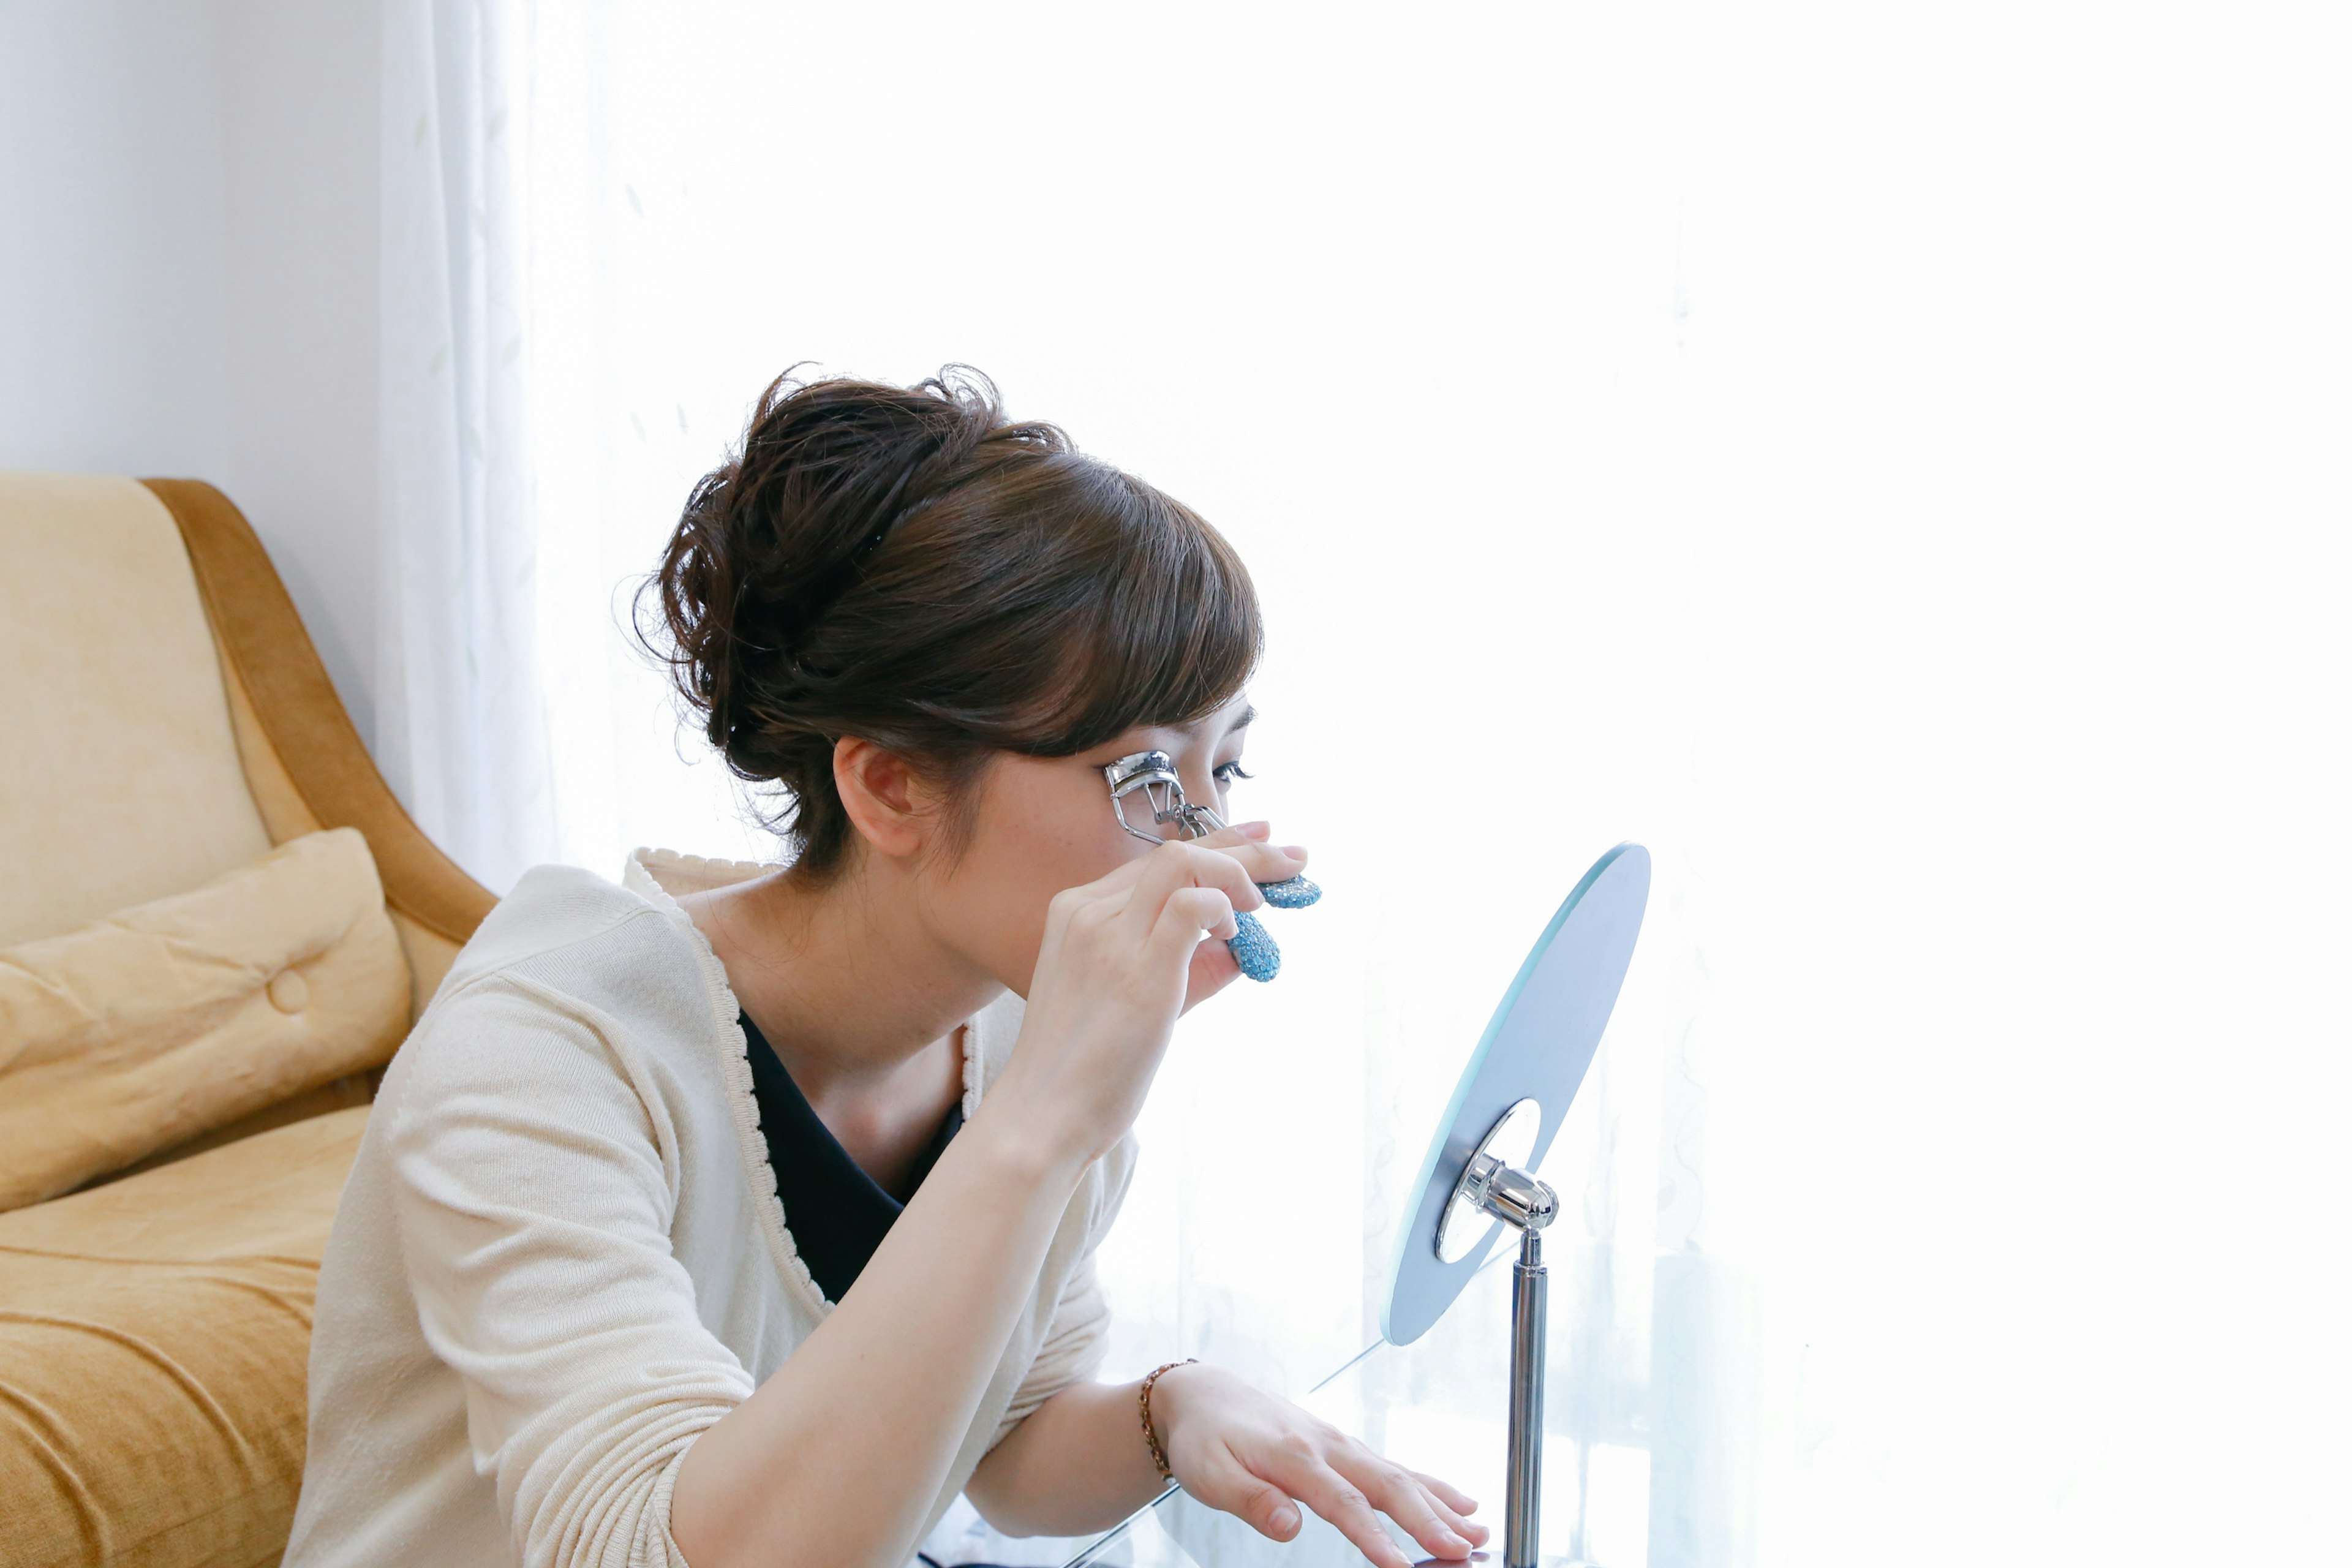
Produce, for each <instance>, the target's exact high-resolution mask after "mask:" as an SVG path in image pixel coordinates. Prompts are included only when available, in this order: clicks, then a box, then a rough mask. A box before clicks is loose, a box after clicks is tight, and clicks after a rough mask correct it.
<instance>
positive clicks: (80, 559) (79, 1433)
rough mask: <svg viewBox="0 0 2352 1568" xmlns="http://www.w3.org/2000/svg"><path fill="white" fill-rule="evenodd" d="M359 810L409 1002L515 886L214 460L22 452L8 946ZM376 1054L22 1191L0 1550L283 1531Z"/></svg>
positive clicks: (15, 527)
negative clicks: (449, 842)
mask: <svg viewBox="0 0 2352 1568" xmlns="http://www.w3.org/2000/svg"><path fill="white" fill-rule="evenodd" d="M336 827H351V828H355V829H357V830H358V831H359V833H360V834H361V835H362V836H364V838H365V840H366V847H367V849H368V851H370V852H371V853H372V854H373V858H374V863H375V868H376V872H377V874H378V876H379V877H380V879H381V883H382V888H383V905H384V910H385V911H386V912H387V913H388V914H389V916H390V919H391V921H392V924H393V927H394V929H395V930H396V931H397V933H398V939H399V947H400V950H401V953H402V955H403V956H404V958H405V961H406V968H407V975H408V984H409V1007H408V1018H407V1022H409V1023H413V1022H414V1021H415V1016H416V1014H417V1013H418V1012H420V1011H421V1010H422V1008H423V1006H424V1005H425V1001H426V999H427V998H429V997H430V996H431V995H432V994H433V991H434V989H435V987H436V985H437V984H439V983H440V980H441V978H442V976H443V975H444V974H445V973H446V972H447V970H448V968H449V964H450V963H451V961H452V959H453V958H454V957H455V956H456V953H457V949H458V948H459V946H461V945H462V944H463V943H464V942H465V941H466V939H467V937H468V936H469V935H470V934H471V933H472V931H473V930H474V928H475V926H476V925H477V924H478V923H479V922H480V921H481V919H482V917H483V916H484V915H485V914H486V913H487V912H488V910H489V908H490V905H491V903H492V901H493V900H492V898H491V895H490V894H489V893H488V891H487V890H486V889H483V888H481V887H480V886H479V885H478V884H477V883H475V882H474V881H473V880H472V879H469V878H468V877H467V876H466V875H465V873H463V872H462V871H460V870H459V869H458V868H457V866H456V865H455V864H454V863H452V862H451V861H450V860H449V859H448V858H447V857H446V856H445V855H443V854H442V853H441V852H440V851H439V850H438V849H436V847H434V846H433V844H432V843H431V842H430V841H429V840H427V839H426V838H425V837H424V835H423V834H422V833H420V832H419V831H418V830H417V828H416V826H415V824H413V823H412V822H410V820H409V819H408V816H407V815H406V814H405V813H404V811H403V810H402V809H401V807H400V805H399V804H398V803H397V802H396V801H395V800H394V798H393V795H392V793H391V791H390V790H389V789H388V788H386V786H385V784H384V783H383V778H382V777H381V776H380V775H379V774H378V773H377V772H376V770H375V767H374V765H373V763H372V762H371V761H370V759H369V757H368V754H367V752H366V750H365V748H364V747H363V746H362V743H361V742H360V738H359V735H358V732H357V731H355V730H354V729H353V728H352V723H351V721H350V720H349V718H348V717H347V716H346V715H345V713H344V711H343V709H342V706H341V703H340V702H339V701H338V700H337V699H336V697H335V693H334V689H333V688H332V687H331V685H330V683H329V681H328V679H327V675H326V672H325V670H324V668H322V667H321V665H320V662H319V658H318V656H317V653H316V651H315V650H314V649H313V648H312V647H311V644H310V638H309V637H308V636H307V634H306V633H305V632H304V631H303V628H302V624H301V621H300V619H299V616H297V615H296V613H295V610H294V606H293V603H292V601H291V600H290V599H289V597H288V596H287V594H286V591H285V589H284V586H283V585H282V584H280V582H279V580H278V575H277V574H276V572H275V571H273V570H272V568H271V566H270V563H269V559H268V554H267V553H266V552H264V551H263V549H262V547H261V544H260V542H259V541H258V540H257V538H256V537H255V535H254V533H253V531H252V529H251V528H250V527H249V526H247V522H246V521H245V519H244V518H243V517H242V516H241V515H239V513H238V512H237V510H236V508H235V507H234V506H232V505H231V504H230V503H229V501H228V500H227V498H226V497H225V496H223V495H222V494H221V493H220V492H219V491H218V490H216V489H213V488H212V487H211V486H209V485H206V484H203V483H199V482H196V481H194V480H183V479H152V480H147V481H144V482H137V481H132V480H130V479H111V478H97V477H89V476H73V475H54V474H0V950H8V949H14V948H16V944H24V943H37V942H41V941H42V940H43V939H48V938H52V937H56V936H58V934H59V933H65V932H68V931H74V930H75V929H76V928H79V927H82V926H84V925H85V924H86V923H87V922H90V921H97V920H100V919H101V918H102V917H107V916H109V915H110V914H111V913H112V912H114V911H119V910H127V909H130V908H131V907H132V906H139V905H143V904H147V903H149V902H150V901H151V900H159V899H165V898H167V897H169V896H171V895H174V894H181V893H185V892H187V891H188V890H189V889H195V888H197V887H198V886H199V885H200V884H205V883H207V882H208V881H210V880H211V879H215V878H217V877H220V876H221V875H222V874H224V873H226V872H230V871H233V870H235V869H236V868H240V867H245V866H247V865H248V864H249V863H252V862H254V861H256V860H257V858H259V857H262V856H265V855H266V854H268V852H269V851H270V849H271V847H272V846H275V845H281V844H284V843H286V842H288V841H289V840H291V839H295V838H298V837H301V836H302V835H305V834H311V833H316V832H319V831H320V830H321V829H325V828H336ZM346 837H347V836H346ZM352 854H353V855H354V856H356V854H357V850H356V847H353V849H352ZM367 898H368V899H369V900H371V903H372V900H373V893H372V892H371V893H369V894H368V895H367ZM369 918H370V919H371V920H373V919H374V918H375V917H373V915H371V916H370V917H369ZM378 929H381V922H379V924H378ZM386 952H389V943H388V942H387V943H386ZM387 962H389V961H387ZM272 995H273V999H275V993H273V994H272ZM391 995H392V996H393V997H394V998H396V997H397V992H394V993H392V994H391ZM298 1003H299V998H298ZM389 1005H392V1006H394V1007H395V1008H396V1007H397V1002H396V1000H394V1001H393V1002H391V1003H390V1004H389ZM396 1022H397V1020H396V1019H395V1023H396ZM6 1027H7V1016H6V1015H5V1011H0V1096H5V1095H8V1094H10V1093H11V1092H12V1090H11V1088H10V1084H11V1082H12V1081H13V1080H12V1079H9V1078H8V1077H7V1076H5V1068H6V1066H7V1062H8V1058H10V1056H11V1054H12V1049H13V1042H12V1041H10V1040H9V1039H8V1038H7V1037H5V1029H6ZM399 1032H401V1031H400V1030H399V1029H398V1028H395V1029H394V1031H393V1032H392V1035H391V1036H390V1037H391V1038H396V1037H397V1034H398V1033H399ZM387 1048H388V1047H387ZM377 1069H378V1070H380V1063H379V1064H377ZM376 1076H377V1071H351V1072H346V1073H344V1074H343V1076H341V1077H340V1078H338V1079H334V1080H333V1081H331V1082H328V1083H325V1084H317V1085H311V1086H310V1087H308V1088H306V1089H303V1090H302V1091H301V1092H299V1093H296V1094H293V1095H291V1096H289V1097H287V1098H284V1099H282V1100H278V1102H276V1103H273V1104H269V1105H267V1106H263V1107H261V1108H260V1109H258V1110H252V1111H250V1112H249V1113H247V1114H243V1115H240V1116H238V1117H236V1119H234V1120H232V1121H228V1122H227V1123H226V1125H222V1126H218V1127H215V1128H211V1129H209V1130H207V1131H204V1132H203V1133H202V1134H201V1135H200V1136H197V1137H194V1138H192V1139H189V1140H185V1141H184V1142H180V1143H178V1144H177V1145H176V1146H173V1147H171V1148H167V1149H163V1150H159V1151H157V1152H154V1153H152V1154H151V1155H148V1156H147V1157H145V1158H142V1159H141V1160H139V1161H137V1162H136V1163H133V1164H131V1166H130V1167H129V1168H128V1169H126V1170H123V1171H119V1172H116V1173H112V1174H110V1175H108V1176H103V1177H100V1178H99V1180H98V1181H96V1182H94V1183H91V1184H86V1185H85V1186H84V1187H83V1188H82V1189H81V1190H79V1191H77V1192H73V1193H70V1194H67V1195H64V1196H60V1197H54V1198H50V1199H49V1200H48V1201H47V1202H42V1203H36V1204H32V1205H29V1206H26V1207H19V1208H16V1209H15V1210H13V1211H11V1212H7V1213H0V1521H5V1522H0V1563H5V1564H51V1563H56V1564H66V1563H142V1564H159V1565H160V1564H179V1563H275V1562H276V1561H277V1560H278V1555H279V1554H280V1552H282V1550H283V1548H284V1545H285V1541H286V1533H287V1529H288V1525H289V1522H290V1520H291V1517H292V1512H293V1506H294V1500H295V1496H296V1493H297V1490H298V1488H299V1482H300V1476H301V1466H302V1449H303V1428H304V1388H305V1366H306V1362H307V1357H308V1353H309V1339H310V1302H311V1300H312V1297H313V1292H314V1287H315V1280H316V1276H317V1270H318V1262H319V1258H320V1252H321V1250H322V1248H323V1247H324V1245H325V1242H326V1236H327V1228H328V1224H329V1222H330V1220H331V1218H332V1216H333V1213H334V1207H335V1201H336V1197H337V1195H338V1194H339V1193H340V1191H341V1185H342V1182H343V1178H344V1175H345V1173H346V1172H347V1170H348V1168H349V1165H350V1162H351V1158H352V1152H353V1151H354V1150H355V1149H356V1147H357V1143H358V1139H359V1136H360V1134H361V1131H362V1129H363V1127H364V1124H365V1119H366V1115H367V1111H366V1102H367V1100H369V1098H370V1097H371V1095H372V1093H373V1083H374V1079H375V1078H376ZM17 1092H22V1091H21V1090H19V1091H17ZM20 1109H21V1107H20ZM8 1158H9V1152H8V1151H7V1150H5V1149H0V1166H5V1163H6V1161H7V1160H8Z"/></svg>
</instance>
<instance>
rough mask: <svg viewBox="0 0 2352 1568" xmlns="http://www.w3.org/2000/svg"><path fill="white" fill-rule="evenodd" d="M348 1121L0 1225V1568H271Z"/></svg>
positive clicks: (297, 1470)
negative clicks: (116, 1566)
mask: <svg viewBox="0 0 2352 1568" xmlns="http://www.w3.org/2000/svg"><path fill="white" fill-rule="evenodd" d="M367 1115H368V1112H367V1108H366V1107H364V1106H360V1107H355V1108H353V1109H352V1110H339V1111H335V1112H332V1113H331V1114H329V1115H326V1116H317V1117H312V1118H311V1119H310V1121H298V1122H296V1123H294V1124H293V1125H292V1126H290V1127H280V1128H278V1129H276V1130H274V1131H268V1132H263V1133H258V1134H257V1135H255V1136H254V1137H251V1138H247V1139H245V1140H243V1141H241V1142H236V1143H231V1144H228V1145H226V1147H224V1148H219V1149H215V1150H211V1151H209V1152H205V1153H203V1154H197V1155H194V1156H192V1157H190V1158H188V1159H185V1160H181V1161H178V1162H176V1163H173V1164H169V1165H163V1166H160V1167H158V1168H157V1169H155V1170H152V1171H146V1172H142V1173H140V1174H138V1175H135V1176H128V1177H125V1178H124V1179H123V1180H121V1181H120V1182H114V1183H110V1184H108V1185H106V1186H102V1187H94V1188H92V1189H90V1190H89V1191H88V1192H83V1193H76V1194H73V1195H72V1196H70V1197H63V1198H57V1199H54V1200H52V1201H51V1202H48V1203H45V1204H37V1205H33V1206H32V1207H30V1208H23V1209H18V1210H16V1212H15V1213H13V1214H5V1215H0V1521H5V1522H0V1562H6V1563H9V1564H11V1565H12V1568H65V1565H67V1564H74V1565H80V1564H95V1563H139V1564H142V1565H144V1568H173V1565H175V1564H182V1563H215V1564H224V1565H231V1564H244V1563H276V1562H277V1561H278V1553H279V1552H282V1551H283V1550H284V1549H285V1545H286V1535H287V1531H288V1530H289V1528H290V1527H291V1526H292V1524H293V1520H294V1501H295V1498H296V1496H297V1495H298V1494H299V1491H300V1489H301V1483H302V1445H303V1433H304V1415H305V1402H306V1389H307V1387H308V1377H307V1373H308V1369H309V1361H310V1307H311V1302H312V1300H313V1299H314V1298H315V1297H316V1295H317V1290H318V1277H319V1259H320V1256H321V1255H322V1254H323V1253H324V1252H325V1250H326V1246H327V1231H328V1228H329V1226H331V1224H332V1223H333V1220H334V1216H335V1200H336V1199H337V1198H338V1197H339V1196H340V1195H341V1192H342V1186H343V1179H344V1177H345V1176H346V1175H347V1174H348V1173H349V1172H350V1170H351V1163H352V1155H353V1154H354V1153H356V1152H358V1149H359V1142H360V1135H361V1133H362V1131H364V1130H365V1128H366V1125H367Z"/></svg>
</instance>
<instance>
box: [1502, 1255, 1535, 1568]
mask: <svg viewBox="0 0 2352 1568" xmlns="http://www.w3.org/2000/svg"><path fill="white" fill-rule="evenodd" d="M1545 1295H1546V1275H1545V1273H1544V1262H1543V1232H1542V1231H1541V1229H1539V1228H1538V1226H1527V1227H1526V1228H1525V1229H1522V1230H1520V1232H1519V1257H1518V1261H1517V1263H1515V1264H1513V1265H1512V1266H1511V1428H1510V1470H1509V1475H1508V1478H1507V1483H1506V1484H1507V1496H1506V1498H1505V1500H1504V1504H1503V1527H1504V1528H1503V1562H1504V1565H1505V1568H1539V1564H1538V1556H1539V1548H1538V1536H1539V1533H1540V1532H1539V1531H1538V1524H1539V1522H1540V1520H1541V1517H1542V1509H1543V1426H1544V1306H1545V1300H1544V1299H1545Z"/></svg>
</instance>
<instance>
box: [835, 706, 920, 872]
mask: <svg viewBox="0 0 2352 1568" xmlns="http://www.w3.org/2000/svg"><path fill="white" fill-rule="evenodd" d="M833 784H834V788H835V789H836V790H838V791H839V792H840V794H841V806H842V809H843V810H844V811H845V812H847V813H848V814H849V824H850V826H852V827H855V828H856V830H857V836H858V837H860V838H863V839H864V840H866V844H867V845H868V846H869V847H872V848H873V849H874V850H875V851H876V852H877V853H878V854H883V855H888V856H892V857H894V858H903V857H906V856H909V855H912V854H914V853H916V852H917V851H918V850H919V849H921V848H922V847H923V841H924V839H925V837H928V835H929V830H930V827H931V824H932V821H933V815H932V813H931V811H930V809H929V807H930V804H931V803H930V800H929V791H928V790H927V789H926V788H925V787H924V784H923V781H922V779H921V778H920V777H919V776H918V775H917V773H916V772H915V770H914V769H913V768H912V767H911V766H909V765H908V762H907V759H906V758H904V757H902V756H900V755H898V752H893V751H889V750H887V749H886V748H884V747H881V746H877V745H876V744H875V743H874V742H871V741H862V740H858V739H856V738H855V737H853V736H844V737H843V738H842V739H840V740H838V741H835V742H834V743H833Z"/></svg>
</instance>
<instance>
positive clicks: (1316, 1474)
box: [1284, 1460, 1469, 1568]
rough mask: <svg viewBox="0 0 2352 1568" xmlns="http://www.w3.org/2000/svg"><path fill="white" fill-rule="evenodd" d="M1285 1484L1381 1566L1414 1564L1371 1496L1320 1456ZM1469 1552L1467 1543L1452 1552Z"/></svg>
mask: <svg viewBox="0 0 2352 1568" xmlns="http://www.w3.org/2000/svg"><path fill="white" fill-rule="evenodd" d="M1284 1485H1285V1488H1286V1489H1287V1490H1288V1491H1290V1492H1291V1493H1292V1494H1293V1495H1294V1496H1296V1497H1297V1498H1298V1500H1300V1501H1302V1502H1304V1503H1305V1504H1306V1505H1307V1507H1309V1508H1311V1509H1313V1510H1315V1511H1316V1512H1317V1513H1319V1514H1321V1515H1322V1516H1323V1517H1324V1518H1325V1519H1327V1520H1329V1521H1331V1524H1332V1526H1333V1528H1335V1529H1336V1530H1338V1531H1339V1533H1340V1534H1342V1535H1344V1536H1346V1537H1347V1538H1348V1539H1349V1541H1351V1542H1354V1543H1355V1547H1356V1550H1357V1551H1359V1552H1362V1553H1363V1554H1364V1555H1365V1557H1367V1558H1368V1559H1370V1561H1371V1562H1372V1563H1375V1564H1377V1565H1378V1568H1412V1558H1410V1557H1407V1556H1406V1555H1405V1554H1404V1548H1402V1546H1399V1545H1398V1544H1397V1543H1396V1538H1395V1537H1393V1536H1391V1534H1390V1533H1389V1532H1388V1530H1387V1528H1386V1527H1385V1526H1383V1525H1382V1524H1381V1516H1380V1515H1379V1514H1377V1513H1375V1512H1374V1511H1373V1510H1372V1503H1371V1499H1370V1497H1368V1496H1367V1495H1366V1494H1365V1492H1364V1490H1363V1489H1361V1488H1360V1487H1358V1486H1357V1485H1356V1484H1355V1483H1354V1482H1352V1481H1350V1480H1349V1479H1348V1478H1347V1477H1345V1476H1343V1475H1341V1474H1340V1473H1339V1471H1337V1470H1335V1469H1333V1468H1331V1467H1330V1466H1328V1465H1327V1464H1324V1463H1322V1462H1321V1461H1320V1460H1312V1461H1309V1462H1308V1463H1307V1465H1306V1466H1305V1467H1304V1468H1302V1470H1301V1471H1299V1472H1297V1473H1294V1474H1293V1475H1290V1476H1286V1477H1285V1478H1284ZM1398 1522H1400V1523H1402V1522H1403V1521H1398ZM1414 1539H1415V1540H1419V1539H1420V1537H1418V1536H1415V1537H1414ZM1468 1554H1469V1549H1468V1547H1467V1546H1463V1547H1457V1548H1455V1549H1454V1551H1453V1552H1451V1553H1449V1555H1452V1556H1455V1557H1464V1556H1467V1555H1468Z"/></svg>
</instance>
